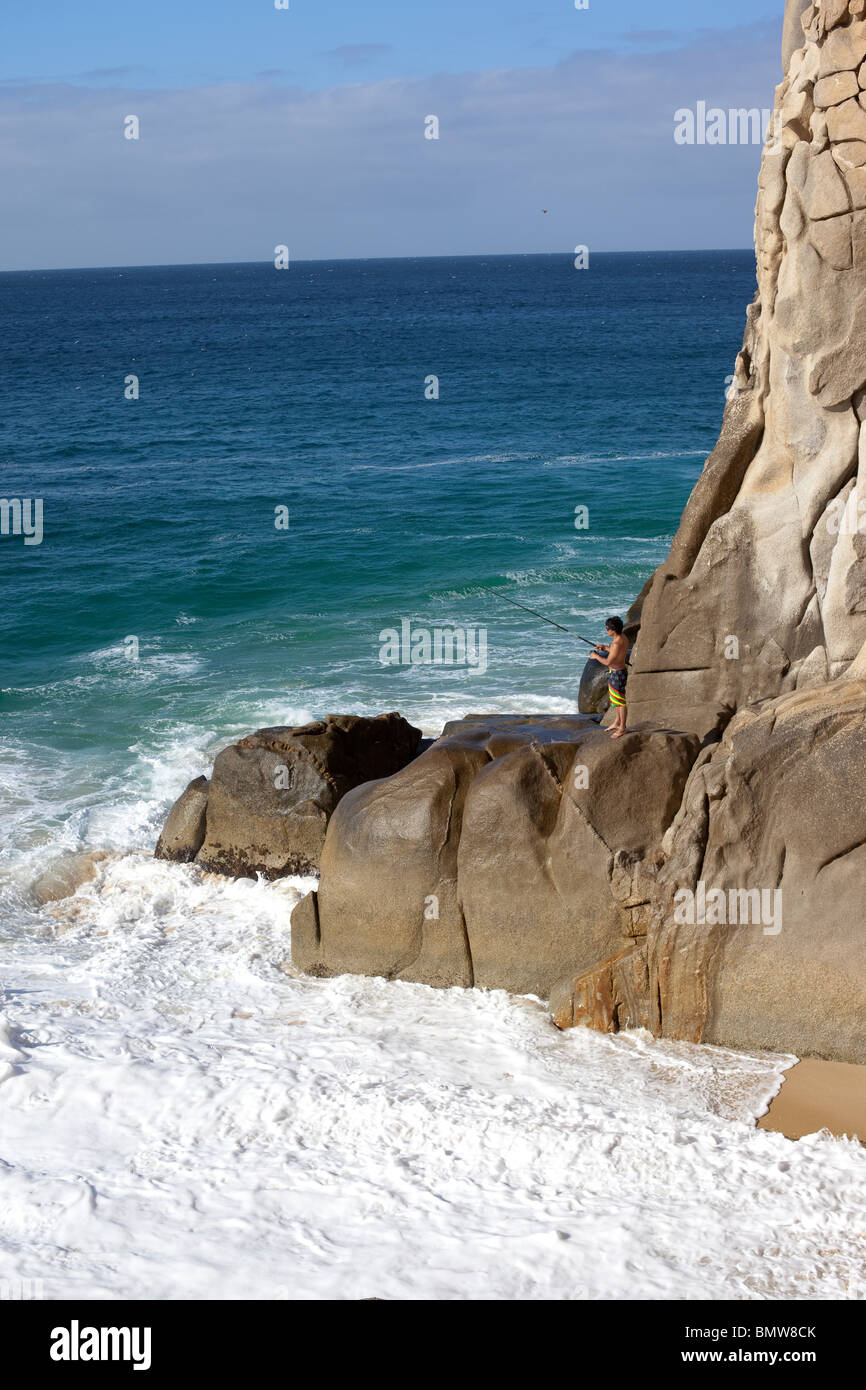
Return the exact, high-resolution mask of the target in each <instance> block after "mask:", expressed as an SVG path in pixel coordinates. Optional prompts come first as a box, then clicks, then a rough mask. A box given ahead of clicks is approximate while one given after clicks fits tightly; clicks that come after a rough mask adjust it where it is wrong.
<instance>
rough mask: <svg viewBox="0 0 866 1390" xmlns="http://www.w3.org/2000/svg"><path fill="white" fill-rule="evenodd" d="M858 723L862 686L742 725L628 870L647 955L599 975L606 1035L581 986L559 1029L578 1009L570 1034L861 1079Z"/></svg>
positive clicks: (863, 926)
mask: <svg viewBox="0 0 866 1390" xmlns="http://www.w3.org/2000/svg"><path fill="white" fill-rule="evenodd" d="M864 722H866V681H863V680H851V681H836V682H833V683H828V684H825V685H824V686H821V687H818V688H816V689H811V690H805V691H799V692H795V693H793V694H789V695H785V696H782V697H778V698H776V699H774V700H770V701H767V702H765V703H764V704H762V705H760V706H757V707H752V708H748V709H745V710H743V711H741V712H740V713H739V714H738V715H737V716H736V717H735V719H733V720H732V722H731V723H730V725H729V726H728V729H727V731H726V733H725V736H724V738H723V740H722V741H721V743H720V744H719V745H717V746H716V747H715V748H714V749H713V748H710V749H707V750H706V751H705V752H704V754H702V756H701V759H700V760H699V761H698V763H697V764H696V766H695V768H694V770H693V772H692V774H691V777H690V779H689V783H688V786H687V788H686V794H685V796H684V799H683V804H682V807H681V809H680V811H679V813H678V815H677V817H676V819H675V821H674V822H673V824H672V826H671V828H670V830H669V831H668V832H667V834H666V836H665V837H664V838H663V841H662V844H661V848H660V852H659V854H658V855H656V856H653V857H651V859H650V860H649V861H647V862H643V863H640V864H637V865H635V867H634V874H635V880H636V882H637V883H638V884H639V887H638V891H637V893H636V897H637V898H641V899H643V900H644V905H643V908H642V911H643V914H644V919H645V922H646V927H645V939H644V941H643V942H640V941H638V942H636V943H635V945H634V946H633V947H632V952H631V954H632V955H633V956H634V957H635V958H634V959H631V960H629V959H628V956H626V957H623V958H621V959H620V960H619V961H616V962H614V963H613V964H611V962H612V961H613V958H614V957H615V956H616V955H617V952H612V953H611V960H610V961H609V962H607V963H606V966H607V968H608V974H609V976H610V978H611V983H610V984H608V986H607V990H608V994H609V995H610V998H611V1000H612V1002H611V1003H608V1004H607V1005H606V1009H607V1014H608V1016H609V1022H608V1023H607V1024H605V1023H604V1021H603V1019H602V1017H601V1013H600V1012H599V1011H598V1010H596V1012H595V1016H594V1017H593V1016H592V1015H593V1008H594V1007H595V1006H594V1004H592V1003H591V1002H590V1003H588V995H589V991H588V989H587V981H582V982H581V981H573V982H571V983H572V984H574V985H575V986H576V987H575V988H571V989H570V988H569V986H568V985H565V986H562V985H561V986H560V987H559V990H558V992H557V994H556V1003H557V1007H558V1010H559V1014H560V1019H561V1020H564V1019H566V1017H567V1012H568V1007H569V1004H568V1000H569V998H570V999H571V1000H572V1001H573V1013H574V1020H573V1021H578V1022H581V1021H587V1022H593V1023H595V1024H596V1026H608V1027H611V1028H615V1027H627V1026H634V1025H636V1024H644V1025H648V1026H650V1027H652V1029H653V1031H654V1032H656V1033H658V1034H661V1035H663V1036H666V1037H673V1038H685V1039H688V1040H690V1041H693V1042H706V1043H717V1044H720V1045H723V1046H726V1047H742V1048H768V1049H770V1050H772V1051H777V1052H794V1053H796V1054H797V1055H800V1056H803V1055H805V1056H813V1057H824V1058H828V1059H836V1060H840V1061H848V1062H860V1063H866V913H864V908H863V882H864V875H866V797H864V795H863V792H862V788H863V785H864V781H866V744H864V741H863V728H864ZM689 895H691V897H690V896H689ZM702 902H703V904H704V911H703V913H701V911H700V908H701V903H702ZM701 916H703V919H704V920H703V921H701V920H699V919H700V917H701ZM690 917H691V920H689V918H690ZM627 946H628V943H627V942H625V941H623V942H622V943H621V946H620V951H621V952H622V951H624V950H626V948H627ZM641 957H642V958H641ZM624 962H627V964H626V965H625V966H624ZM641 974H642V978H643V980H644V982H645V990H644V994H643V997H641V993H640V990H639V989H638V990H635V986H634V980H635V978H636V977H637V976H641Z"/></svg>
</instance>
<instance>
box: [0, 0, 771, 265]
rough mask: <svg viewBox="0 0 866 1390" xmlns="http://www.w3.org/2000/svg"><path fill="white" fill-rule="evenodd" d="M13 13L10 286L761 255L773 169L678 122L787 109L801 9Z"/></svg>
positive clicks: (7, 235)
mask: <svg viewBox="0 0 866 1390" xmlns="http://www.w3.org/2000/svg"><path fill="white" fill-rule="evenodd" d="M10 8H11V7H10V6H6V7H5V9H4V12H3V14H2V18H0V178H2V182H3V188H4V203H5V205H6V206H5V209H4V217H3V220H2V224H0V268H3V269H23V268H28V267H37V266H38V267H52V266H65V265H66V266H69V265H130V264H144V263H151V264H158V263H171V262H185V261H218V260H263V259H266V258H267V257H268V256H269V255H270V254H271V252H272V248H273V246H274V244H276V243H278V242H285V243H286V244H288V245H289V246H290V248H291V251H292V254H293V256H296V257H298V258H310V257H318V256H352V255H359V256H363V255H371V256H374V255H433V254H460V253H465V254H472V253H476V252H478V253H481V252H485V253H495V252H511V251H536V250H537V251H547V250H557V249H561V250H568V249H569V247H570V246H573V245H574V244H576V243H577V242H584V243H587V244H589V245H590V246H594V247H595V248H596V249H597V250H629V249H680V248H687V247H695V248H701V247H710V246H746V245H748V244H749V241H750V237H751V221H752V211H753V206H754V185H755V177H756V173H757V167H758V157H759V151H757V150H755V149H752V148H748V147H747V148H723V149H714V150H708V149H706V148H704V149H702V150H697V149H689V148H678V147H675V146H674V144H673V141H672V136H671V130H672V121H673V111H674V110H675V109H676V108H677V107H678V106H688V105H694V103H696V102H697V101H698V100H706V101H708V102H709V104H711V105H712V104H718V105H721V106H725V107H727V106H729V105H736V106H740V105H747V106H760V107H766V106H769V105H771V104H772V92H773V87H774V85H775V83H776V82H777V81H778V80H779V78H780V61H779V41H780V36H781V27H782V11H783V4H782V0H771V3H762V0H727V3H726V4H725V5H724V6H719V5H717V4H715V3H710V0H658V2H657V3H655V4H647V3H646V0H644V3H637V0H590V3H589V9H588V10H576V9H575V8H574V3H573V0H527V3H526V4H519V3H516V0H436V3H422V0H366V3H364V2H363V0H333V3H328V0H291V8H290V9H289V10H288V11H278V10H276V9H275V8H274V3H273V0H147V3H140V4H124V3H122V0H81V2H80V3H78V4H76V5H71V4H70V3H69V0H42V3H33V4H30V5H26V6H24V5H21V6H18V7H16V9H15V12H14V13H9V10H10ZM129 113H134V114H137V115H138V116H139V117H140V121H141V139H140V141H138V142H130V141H125V140H123V137H122V123H123V118H124V116H125V115H127V114H129ZM428 113H435V114H437V115H438V116H439V118H440V121H441V138H440V140H439V141H438V142H425V141H424V139H423V118H424V116H425V115H426V114H428ZM544 208H547V212H546V213H545V212H543V209H544Z"/></svg>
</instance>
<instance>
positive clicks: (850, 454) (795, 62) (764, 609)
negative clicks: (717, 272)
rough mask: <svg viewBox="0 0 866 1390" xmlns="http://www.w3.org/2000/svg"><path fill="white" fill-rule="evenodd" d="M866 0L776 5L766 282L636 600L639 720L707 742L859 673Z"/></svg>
mask: <svg viewBox="0 0 866 1390" xmlns="http://www.w3.org/2000/svg"><path fill="white" fill-rule="evenodd" d="M864 12H866V0H862V3H861V0H851V3H844V4H843V3H841V2H840V0H823V2H822V3H819V4H807V5H804V4H803V3H802V0H790V3H789V5H788V9H787V15H786V22H785V35H784V42H783V58H784V60H785V63H786V75H785V79H784V81H783V82H782V84H781V86H780V87H779V88H778V89H777V91H776V97H775V111H774V120H773V121H772V122H771V125H770V131H769V135H768V140H767V144H766V146H765V150H764V157H763V162H762V166H761V173H760V178H759V190H758V202H757V209H756V218H755V244H756V253H757V278H758V293H757V295H756V297H755V300H754V302H753V304H752V305H751V306H750V307H749V310H748V312H747V325H746V333H745V339H744V343H743V348H742V351H741V352H740V354H739V356H738V358H737V364H736V373H735V381H734V386H733V387H732V392H731V397H730V399H729V401H728V405H727V408H726V411H725V420H724V425H723V428H722V433H721V436H720V439H719V442H718V444H717V446H716V448H715V450H714V451H713V453H712V455H711V456H710V458H709V460H708V461H707V464H706V466H705V468H704V471H703V473H702V475H701V477H700V479H699V480H698V483H697V485H696V487H695V489H694V492H693V494H692V497H691V499H690V501H689V503H688V505H687V507H686V510H685V512H684V514H683V518H682V522H681V524H680V528H679V531H678V532H677V535H676V538H675V540H674V543H673V546H672V548H671V552H670V555H669V556H668V558H667V560H666V561H665V563H664V564H663V565H661V566H660V568H659V570H658V571H657V573H656V575H655V576H654V579H653V582H652V584H651V586H650V588H649V591H648V593H647V594H646V596H645V598H644V600H643V602H642V604H641V606H640V608H641V611H640V617H641V622H642V626H641V631H640V637H639V640H638V643H637V648H636V652H635V656H634V659H633V664H634V670H635V674H634V678H633V680H632V683H631V687H630V694H631V708H632V712H633V714H634V717H635V718H636V719H651V720H654V721H657V722H661V723H669V724H671V725H672V726H676V727H680V728H682V727H688V728H692V729H694V730H695V731H697V732H699V733H701V734H706V733H707V732H709V731H710V730H712V729H721V728H722V727H724V725H725V723H726V722H727V720H728V719H729V718H730V717H731V715H732V714H733V712H734V711H736V710H737V709H739V708H741V707H742V706H743V705H744V704H747V703H749V702H751V701H754V700H760V699H765V698H769V697H772V696H776V695H779V694H783V693H786V692H788V691H793V690H800V689H804V688H812V687H815V686H818V685H821V684H822V683H824V682H826V681H828V680H834V679H836V678H838V677H841V676H847V675H851V676H855V675H859V674H863V673H864V670H866V645H864V644H866V565H864V558H866V473H864V463H863V459H864V457H866V435H864V431H863V421H866V18H863V14H864ZM795 40H796V42H795ZM707 157H708V158H711V157H712V150H711V149H708V151H707ZM636 616H638V613H637V611H635V612H633V614H632V617H633V618H634V617H636ZM858 658H859V660H858Z"/></svg>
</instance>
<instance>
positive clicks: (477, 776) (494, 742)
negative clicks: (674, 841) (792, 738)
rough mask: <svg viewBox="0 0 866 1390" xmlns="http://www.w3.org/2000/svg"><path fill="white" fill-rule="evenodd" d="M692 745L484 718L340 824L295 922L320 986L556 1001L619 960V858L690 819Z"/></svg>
mask: <svg viewBox="0 0 866 1390" xmlns="http://www.w3.org/2000/svg"><path fill="white" fill-rule="evenodd" d="M698 752H699V740H698V739H697V738H696V737H695V736H693V735H683V734H679V733H675V732H669V731H668V732H658V731H654V730H635V731H634V732H631V733H629V734H628V735H627V736H626V737H625V738H623V739H621V740H618V741H616V742H612V741H611V740H610V738H609V737H608V735H607V734H606V733H604V732H603V731H602V730H600V729H599V728H598V726H597V724H596V723H595V722H594V721H592V720H589V719H581V718H580V717H576V716H550V717H525V716H524V717H521V716H504V715H491V716H479V715H476V716H471V717H469V718H467V719H465V720H462V721H460V722H459V723H455V724H450V725H448V726H447V727H446V729H445V731H444V733H443V736H442V738H441V739H439V740H438V741H437V743H435V744H434V745H433V747H432V748H431V749H430V750H429V751H428V752H426V753H424V754H423V756H422V757H420V758H418V759H417V760H416V761H415V762H414V763H412V764H411V765H410V766H409V767H407V768H405V769H404V770H403V771H402V772H400V773H398V774H397V775H396V776H394V777H391V778H389V779H387V780H385V781H381V782H378V783H376V784H375V785H371V786H367V787H361V788H359V789H358V790H356V791H354V792H351V793H350V794H349V795H348V796H346V797H345V798H344V800H343V801H342V802H341V804H340V806H339V808H338V810H337V812H336V813H335V815H334V817H333V819H332V821H331V825H330V826H329V829H328V835H327V839H326V842H325V848H324V851H323V854H322V876H321V882H320V885H319V889H318V893H317V894H311V895H310V897H308V898H307V899H305V900H304V902H303V903H301V905H300V906H299V907H298V908H296V909H295V913H294V914H293V917H292V959H293V962H294V964H295V965H296V966H297V967H298V968H300V969H301V970H305V971H308V972H311V973H315V974H338V973H342V972H346V971H352V972H356V973H359V974H370V975H384V976H386V977H388V978H391V979H404V980H417V981H419V982H421V983H422V984H432V985H439V986H448V985H464V986H465V985H471V984H475V985H477V986H480V987H483V988H488V989H507V990H511V991H512V992H515V993H520V994H535V995H538V996H539V997H541V998H545V999H546V998H547V997H548V994H549V991H550V989H551V988H552V986H553V985H554V984H555V983H556V981H557V980H558V979H559V978H560V977H561V976H562V974H563V973H564V972H563V969H562V967H563V964H564V963H565V964H566V967H567V969H570V970H571V972H572V973H573V974H576V973H578V972H580V971H583V970H585V969H588V968H589V967H590V966H592V965H593V964H594V963H595V962H596V961H598V960H599V959H604V958H606V957H607V956H608V955H610V954H611V950H612V948H613V947H614V946H616V945H617V944H618V943H620V942H621V937H622V932H623V909H622V908H621V907H620V904H619V903H618V902H617V900H616V899H615V898H614V896H613V894H612V892H611V889H610V882H611V874H612V872H613V864H614V856H615V855H616V854H617V853H620V854H626V855H628V856H629V857H630V858H632V859H639V858H641V857H642V856H643V855H644V853H645V852H646V851H647V850H648V849H649V848H650V847H651V846H652V845H654V844H655V843H657V841H658V840H659V839H660V838H661V835H662V834H663V832H664V829H665V828H666V826H667V824H668V823H669V822H670V820H672V818H673V816H674V814H675V813H676V811H677V808H678V807H679V804H680V800H681V796H682V791H683V788H684V786H685V783H686V779H687V777H688V773H689V770H690V768H691V766H692V763H693V762H694V760H695V758H696V757H697V755H698Z"/></svg>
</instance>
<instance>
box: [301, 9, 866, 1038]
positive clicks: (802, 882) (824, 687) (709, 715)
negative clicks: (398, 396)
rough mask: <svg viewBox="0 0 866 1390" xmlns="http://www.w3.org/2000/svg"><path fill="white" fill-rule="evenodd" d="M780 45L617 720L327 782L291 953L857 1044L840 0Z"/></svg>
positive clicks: (734, 1034)
mask: <svg viewBox="0 0 866 1390" xmlns="http://www.w3.org/2000/svg"><path fill="white" fill-rule="evenodd" d="M783 61H784V67H785V77H784V81H783V82H782V84H781V86H780V87H779V89H778V91H777V93H776V101H775V112H776V115H775V120H774V123H773V124H772V125H771V131H770V137H771V138H770V140H769V142H768V144H767V146H766V149H765V152H764V158H763V163H762V167H761V174H760V179H759V193H758V202H757V209H756V222H755V231H756V248H757V267H758V293H757V295H756V297H755V300H754V303H753V304H752V305H751V306H750V307H749V309H748V311H747V316H746V320H747V321H746V332H745V338H744V342H743V347H742V350H741V352H740V354H739V356H738V358H737V363H736V370H735V376H734V386H733V388H732V391H731V393H730V396H729V400H728V404H727V407H726V411H725V417H724V423H723V428H722V433H721V436H720V439H719V442H718V444H717V446H716V448H715V449H714V451H713V453H712V454H711V456H710V458H709V459H708V460H707V463H706V465H705V467H704V470H703V472H702V474H701V476H700V478H699V479H698V481H697V484H696V486H695V488H694V491H693V493H692V496H691V498H690V499H689V502H688V504H687V506H686V509H685V511H684V513H683V517H682V520H681V523H680V526H679V529H678V531H677V534H676V536H675V538H674V541H673V544H672V546H671V550H670V553H669V555H668V557H667V559H666V560H665V562H664V563H663V564H662V565H661V566H660V567H659V569H658V571H657V572H656V573H655V575H654V576H652V578H651V579H650V580H649V581H648V582H647V584H646V585H645V586H644V589H643V591H642V593H641V594H640V596H639V598H638V599H637V600H636V602H635V604H634V606H633V608H632V610H631V612H630V613H629V616H628V621H627V628H626V630H627V632H628V633H629V636H630V638H634V636H635V634H636V633H637V634H638V635H637V641H636V646H635V648H634V652H633V656H632V675H631V680H630V684H629V714H630V727H631V728H632V729H634V732H632V733H630V734H629V735H628V736H627V737H626V738H625V739H623V740H621V741H619V742H617V743H614V742H612V741H609V740H608V738H607V736H606V735H605V734H604V733H603V732H602V731H601V730H600V729H599V728H598V727H597V723H596V721H595V720H585V721H581V720H580V719H573V720H568V719H549V720H548V719H541V720H539V719H535V720H531V719H522V718H520V717H518V716H515V717H513V718H507V719H506V718H504V717H500V718H499V719H497V718H494V717H490V718H486V717H481V716H476V717H473V718H471V719H468V720H466V721H462V722H461V723H459V724H455V725H451V726H449V727H448V728H447V729H446V731H445V734H444V735H443V737H442V739H440V740H439V741H438V742H437V743H436V744H435V745H434V747H433V748H432V749H430V750H429V751H428V752H427V753H425V754H424V756H423V757H421V758H419V759H418V761H417V762H416V763H414V764H413V765H412V766H410V767H409V768H407V769H405V770H404V771H403V772H401V773H399V774H398V775H397V776H396V777H392V778H390V779H387V780H385V781H382V782H378V783H376V784H375V785H373V786H368V787H361V788H359V789H358V790H357V791H355V792H353V793H350V794H349V796H347V797H346V798H345V800H344V801H343V802H342V804H341V806H340V807H339V809H338V811H337V813H336V815H335V816H334V818H333V820H332V822H331V825H330V828H329V832H328V836H327V840H326V844H325V849H324V852H323V855H322V879H321V883H320V887H319V891H318V894H312V895H310V896H309V897H308V898H307V899H305V900H304V902H303V903H301V904H300V905H299V907H298V908H297V909H296V911H295V914H294V918H293V937H294V943H293V954H294V959H295V962H296V964H298V965H299V966H301V968H303V969H308V970H312V971H314V972H316V973H320V974H329V973H336V972H339V971H357V972H359V973H366V974H381V975H386V976H389V977H391V978H402V979H412V980H421V981H424V982H426V983H429V984H438V985H446V984H464V985H469V984H476V985H485V986H489V987H501V988H505V989H509V990H515V991H521V992H531V993H535V994H538V995H540V996H542V997H549V999H550V1005H551V1011H552V1013H553V1017H554V1019H555V1021H556V1022H557V1024H559V1026H560V1027H571V1026H574V1025H575V1024H588V1025H590V1026H592V1027H595V1028H600V1029H604V1030H608V1031H615V1030H617V1029H619V1028H624V1027H636V1026H641V1027H646V1028H649V1029H651V1030H652V1031H653V1032H655V1033H656V1034H663V1035H665V1036H669V1037H673V1038H683V1039H690V1040H692V1041H704V1042H711V1043H718V1044H721V1045H726V1046H738V1047H750V1048H752V1047H763V1048H771V1049H776V1050H780V1051H794V1052H797V1053H799V1054H801V1055H802V1054H804V1053H805V1054H811V1055H815V1056H819V1057H828V1058H838V1059H841V1060H847V1061H854V1062H866V965H864V962H866V951H864V946H866V941H864V934H866V913H864V910H863V906H862V889H861V888H860V886H859V885H861V884H862V881H863V872H864V868H866V798H864V796H863V793H862V786H863V779H864V773H866V755H864V753H863V751H862V730H863V727H864V716H866V564H864V560H866V0H850V3H849V0H819V3H809V0H805V3H804V0H789V3H788V7H787V12H786V18H785V30H784V36H783ZM605 683H606V673H605V672H603V670H602V668H599V669H598V670H597V671H594V670H593V668H592V666H590V668H589V669H588V672H587V674H586V678H585V681H584V682H583V683H582V689H581V696H580V709H581V711H585V712H586V713H587V714H589V713H594V714H598V713H601V712H602V710H603V704H604V700H605V695H604V693H603V690H602V687H603V685H604V684H605ZM682 731H685V732H682Z"/></svg>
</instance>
